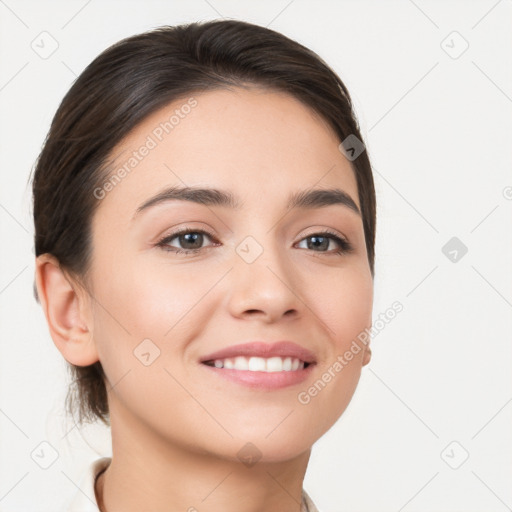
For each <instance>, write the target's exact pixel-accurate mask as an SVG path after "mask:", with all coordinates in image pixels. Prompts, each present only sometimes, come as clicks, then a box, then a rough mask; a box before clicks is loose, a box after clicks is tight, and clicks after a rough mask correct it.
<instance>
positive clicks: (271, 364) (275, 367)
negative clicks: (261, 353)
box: [267, 357, 283, 372]
mask: <svg viewBox="0 0 512 512" xmlns="http://www.w3.org/2000/svg"><path fill="white" fill-rule="evenodd" d="M282 371H283V360H282V359H281V358H280V357H270V358H269V359H267V372H282Z"/></svg>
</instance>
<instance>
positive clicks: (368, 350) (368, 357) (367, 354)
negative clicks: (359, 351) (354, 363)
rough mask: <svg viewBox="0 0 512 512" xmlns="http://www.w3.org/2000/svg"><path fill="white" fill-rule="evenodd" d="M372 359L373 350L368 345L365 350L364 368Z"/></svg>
mask: <svg viewBox="0 0 512 512" xmlns="http://www.w3.org/2000/svg"><path fill="white" fill-rule="evenodd" d="M371 358H372V349H371V348H370V345H367V346H366V348H365V349H364V356H363V366H366V365H367V364H368V363H369V362H370V360H371Z"/></svg>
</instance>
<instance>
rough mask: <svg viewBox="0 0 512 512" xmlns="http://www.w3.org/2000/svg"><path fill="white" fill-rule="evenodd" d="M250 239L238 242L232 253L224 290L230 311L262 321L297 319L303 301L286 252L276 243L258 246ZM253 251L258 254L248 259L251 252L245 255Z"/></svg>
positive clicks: (239, 315) (240, 316)
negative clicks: (231, 265) (226, 284)
mask: <svg viewBox="0 0 512 512" xmlns="http://www.w3.org/2000/svg"><path fill="white" fill-rule="evenodd" d="M254 242H255V241H254V240H253V241H252V245H251V241H249V242H248V243H247V245H243V244H242V245H241V247H240V246H239V247H238V248H237V251H235V254H234V255H233V270H232V271H231V272H230V283H229V292H228V308H229V311H230V313H231V314H232V315H233V316H234V317H237V318H245V319H248V318H249V319H250V318H254V319H260V320H261V321H263V322H265V323H273V322H276V321H279V320H280V319H282V318H289V319H292V318H298V317H299V316H300V315H301V312H302V308H303V307H304V304H303V302H302V301H301V299H300V293H299V292H300V290H299V289H298V287H299V279H298V278H297V276H296V275H295V273H294V267H293V265H292V262H290V261H289V260H288V261H287V256H286V252H285V251H284V249H283V248H282V247H278V246H277V244H270V243H269V244H266V245H265V246H260V247H261V248H260V249H258V246H257V245H256V244H255V243H254ZM258 245H259V244H258ZM247 248H248V250H247V251H245V252H244V249H247ZM255 250H257V251H258V252H261V254H259V255H258V256H257V257H256V259H255V260H254V261H251V260H252V257H254V254H253V256H252V257H249V258H248V257H247V256H246V255H247V254H249V253H250V251H252V252H253V253H254V251H255ZM258 252H256V254H258Z"/></svg>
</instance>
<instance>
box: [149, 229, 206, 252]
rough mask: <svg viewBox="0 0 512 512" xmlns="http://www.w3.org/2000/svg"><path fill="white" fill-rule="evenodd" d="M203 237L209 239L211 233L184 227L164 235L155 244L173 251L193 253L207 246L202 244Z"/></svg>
mask: <svg viewBox="0 0 512 512" xmlns="http://www.w3.org/2000/svg"><path fill="white" fill-rule="evenodd" d="M205 238H208V239H211V238H212V235H210V234H209V233H207V232H206V231H203V230H201V229H184V230H181V231H178V232H176V233H172V234H170V235H168V236H166V237H165V238H163V239H162V240H160V241H159V242H158V244H157V246H159V247H161V248H162V249H164V250H166V251H170V252H175V253H191V252H194V253H195V252H199V251H201V250H202V249H204V248H206V247H208V246H206V247H204V246H203V244H204V242H205Z"/></svg>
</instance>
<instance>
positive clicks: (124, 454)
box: [96, 404, 310, 512]
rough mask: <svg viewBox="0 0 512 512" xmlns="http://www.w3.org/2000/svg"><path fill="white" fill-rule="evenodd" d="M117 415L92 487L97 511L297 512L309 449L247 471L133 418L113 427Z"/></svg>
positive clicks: (237, 464)
mask: <svg viewBox="0 0 512 512" xmlns="http://www.w3.org/2000/svg"><path fill="white" fill-rule="evenodd" d="M112 405H113V404H112ZM111 412H114V411H111ZM120 413H121V414H126V410H124V411H123V412H121V411H115V414H112V415H111V417H112V424H111V426H112V462H111V464H110V465H109V466H108V468H107V469H106V470H105V471H104V472H103V473H102V474H101V475H100V476H99V477H98V479H97V483H96V494H97V499H98V505H99V508H100V511H101V512H115V511H117V510H123V512H139V511H140V510H166V511H168V512H178V511H180V512H183V511H188V512H201V511H202V510H222V511H223V512H235V511H236V512H257V511H261V510H279V511H281V512H299V511H300V510H301V503H302V501H301V500H302V484H303V480H304V475H305V472H306V467H307V463H308V460H309V456H310V450H308V451H307V452H304V453H302V454H300V455H299V456H297V457H296V458H294V459H291V460H286V461H279V462H264V461H263V459H262V460H261V461H259V462H257V463H256V464H255V465H254V466H250V467H248V466H246V465H244V464H242V463H241V462H240V461H238V460H232V459H229V458H222V457H219V456H218V455H215V454H212V453H206V452H204V451H201V452H199V451H197V450H194V448H193V447H191V448H188V447H183V446H182V445H178V444H176V443H172V442H171V441H169V439H163V438H162V437H161V436H160V435H158V433H156V432H154V431H150V429H149V428H148V426H147V425H144V424H142V423H141V422H139V421H137V420H136V419H134V418H133V417H130V418H129V420H128V421H126V420H127V418H124V421H119V423H118V420H121V419H122V418H120ZM114 418H115V420H114ZM121 426H122V427H123V428H122V429H119V428H117V427H121Z"/></svg>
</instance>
